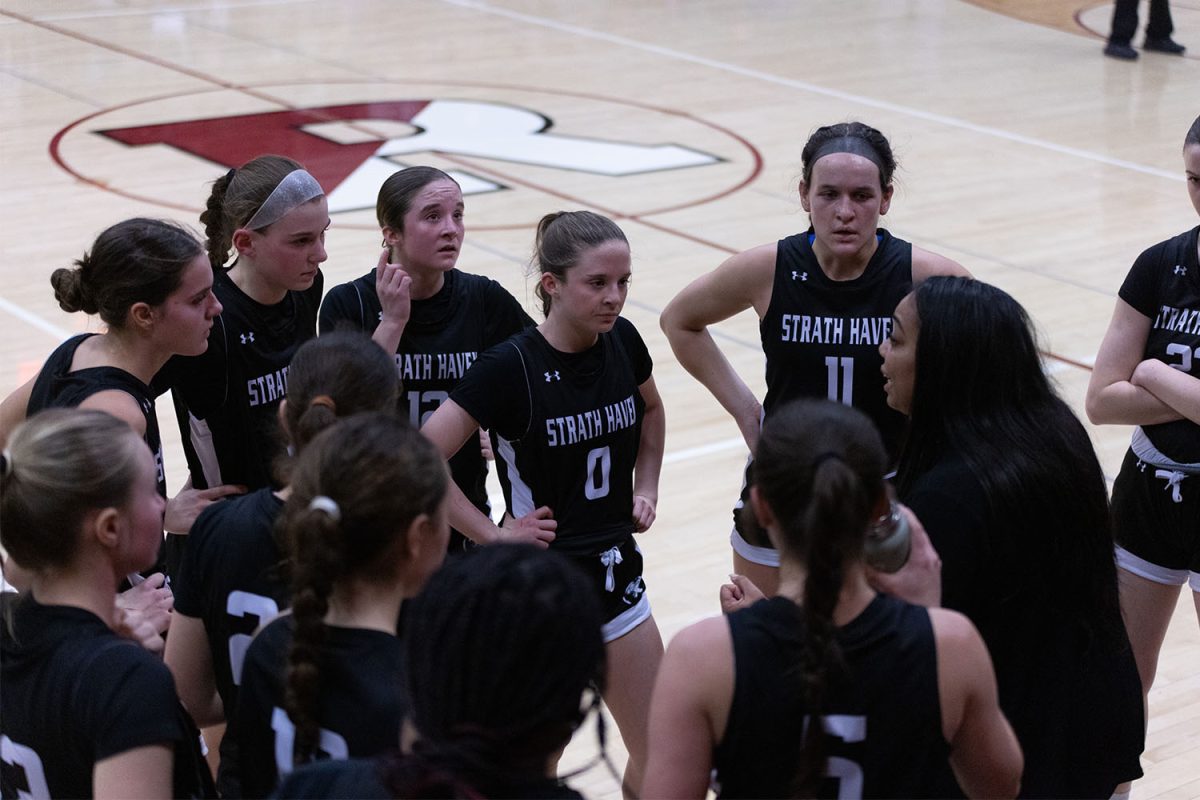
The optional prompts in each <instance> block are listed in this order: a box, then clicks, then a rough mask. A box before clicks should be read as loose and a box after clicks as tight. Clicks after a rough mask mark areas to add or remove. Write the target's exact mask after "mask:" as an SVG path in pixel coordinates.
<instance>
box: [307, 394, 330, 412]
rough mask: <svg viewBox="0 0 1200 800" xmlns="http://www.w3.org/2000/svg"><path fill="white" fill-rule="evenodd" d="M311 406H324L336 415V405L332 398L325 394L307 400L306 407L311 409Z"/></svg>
mask: <svg viewBox="0 0 1200 800" xmlns="http://www.w3.org/2000/svg"><path fill="white" fill-rule="evenodd" d="M313 406H325V407H326V408H328V409H329V410H330V411H332V412H333V413H334V414H336V413H337V404H336V403H334V402H333V398H332V397H330V396H329V395H327V394H319V395H317V396H316V397H314V398H313V399H312V400H309V401H308V407H309V408H312V407H313Z"/></svg>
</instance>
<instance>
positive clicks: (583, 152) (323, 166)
mask: <svg viewBox="0 0 1200 800" xmlns="http://www.w3.org/2000/svg"><path fill="white" fill-rule="evenodd" d="M381 122H383V123H396V122H400V123H406V124H407V125H409V126H411V127H412V129H413V130H412V131H411V132H406V135H402V136H398V137H391V136H388V135H387V133H386V132H385V131H381V130H380V127H381V126H380V125H379V123H381ZM552 128H553V122H552V121H551V120H550V119H548V118H547V117H545V116H543V115H542V114H539V113H537V112H535V111H531V110H529V109H525V108H518V107H516V106H511V105H503V104H499V103H490V102H479V101H469V100H402V101H394V102H383V103H351V104H347V105H334V106H321V107H317V108H303V109H295V110H289V111H275V112H268V113H264V114H245V115H241V116H227V117H210V118H208V119H197V120H190V121H187V122H173V123H167V124H163V125H139V126H135V127H128V128H113V129H109V130H101V131H97V133H100V134H101V135H103V136H107V137H109V138H111V139H114V140H115V141H118V142H121V143H122V144H125V145H129V146H139V145H151V144H166V145H170V146H171V147H175V148H178V149H179V150H183V151H185V152H188V153H191V154H192V155H195V156H199V157H201V158H205V159H207V160H209V161H212V162H215V163H217V164H221V165H222V166H227V167H232V166H236V165H238V164H242V163H244V162H246V161H248V160H249V159H251V158H253V157H254V156H256V155H258V154H260V153H265V152H272V153H286V154H288V155H289V156H291V157H293V158H295V159H296V160H298V161H300V162H302V163H303V164H305V165H306V166H307V168H308V170H309V171H310V172H311V173H312V174H313V176H314V177H315V178H316V179H317V180H318V181H320V183H321V185H322V186H324V187H325V188H326V190H327V191H328V192H329V210H330V211H331V212H338V211H352V210H356V209H361V208H373V207H374V205H375V196H376V194H377V192H378V191H379V185H380V184H381V183H383V180H384V179H385V178H387V176H388V175H390V174H392V172H394V171H395V170H396V169H397V161H398V160H402V159H403V157H405V156H411V155H415V154H418V153H422V152H426V153H428V152H438V153H445V154H451V155H462V156H474V157H478V158H488V159H496V160H501V161H511V162H517V163H521V164H528V165H532V166H538V167H551V168H555V169H564V170H574V171H578V172H590V173H596V174H601V175H609V176H614V177H617V176H623V175H634V174H640V173H645V172H657V171H661V170H668V169H678V168H680V167H698V166H704V165H707V164H714V163H717V162H719V161H720V160H721V159H719V158H717V157H716V156H713V155H710V154H708V153H703V152H700V151H699V150H694V149H692V148H689V147H683V146H680V145H674V144H661V145H639V144H629V143H624V142H615V141H607V140H604V139H600V138H580V137H574V136H570V137H568V136H558V135H556V134H555V133H553V131H552ZM347 139H351V141H347ZM455 177H456V178H458V179H459V181H460V183H462V185H463V190H464V192H465V193H467V194H477V193H480V192H488V191H495V190H496V189H499V188H502V187H501V185H500V184H498V183H496V182H494V181H490V180H488V179H486V178H482V177H479V176H476V175H472V174H470V173H467V172H462V173H459V174H458V175H456V176H455Z"/></svg>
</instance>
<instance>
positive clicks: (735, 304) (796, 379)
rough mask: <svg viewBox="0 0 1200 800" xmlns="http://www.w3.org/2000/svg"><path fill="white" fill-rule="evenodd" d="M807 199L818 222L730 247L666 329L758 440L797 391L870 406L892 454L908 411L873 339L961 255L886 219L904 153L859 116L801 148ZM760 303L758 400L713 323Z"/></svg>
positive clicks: (743, 547)
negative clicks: (762, 390)
mask: <svg viewBox="0 0 1200 800" xmlns="http://www.w3.org/2000/svg"><path fill="white" fill-rule="evenodd" d="M802 158H803V162H804V171H803V177H802V178H801V180H800V186H799V191H800V204H801V205H802V206H803V208H804V210H805V211H807V212H808V215H809V221H810V227H809V229H808V230H807V231H806V232H804V233H801V234H797V235H795V236H789V237H787V238H785V239H781V240H780V241H779V242H777V243H772V244H766V245H762V246H760V247H755V248H753V249H751V250H747V251H745V252H743V253H739V254H738V255H735V256H733V257H732V258H730V259H729V260H727V261H726V262H725V263H724V264H722V265H721V266H720V267H718V268H717V269H716V270H714V271H713V272H711V273H709V274H707V275H704V276H702V277H700V278H698V279H697V280H696V281H694V282H692V283H691V284H690V285H689V286H688V287H686V288H685V289H684V290H683V291H682V292H680V293H679V294H678V295H677V296H676V297H675V299H674V300H672V301H671V302H670V303H669V304H668V305H667V307H666V309H665V310H664V311H663V314H662V320H661V323H662V329H663V331H664V332H665V333H666V335H667V339H668V340H669V341H670V342H671V348H672V350H674V351H675V355H676V357H677V358H678V359H679V363H680V364H682V365H683V366H684V368H685V369H687V371H688V372H690V373H691V374H692V375H693V376H695V378H696V379H697V380H699V381H700V382H701V383H702V384H704V386H705V387H706V388H707V389H708V390H709V391H710V392H712V394H713V396H714V397H716V399H717V400H718V402H720V403H721V405H722V407H724V408H725V410H726V411H728V412H729V414H730V415H731V416H732V417H733V419H734V421H735V422H736V423H737V425H738V429H739V430H740V431H741V433H742V436H743V438H745V440H746V444H747V445H748V446H749V447H750V450H751V451H752V452H753V450H754V442H755V440H756V439H757V438H758V428H759V425H760V423H761V422H762V418H763V417H764V416H765V417H770V416H771V414H772V412H773V411H774V409H775V408H776V407H778V406H780V405H782V404H783V403H786V402H787V401H789V400H793V399H796V398H798V397H828V398H830V399H832V400H838V401H840V402H842V403H845V404H847V405H852V406H854V407H855V408H859V409H861V410H863V411H864V412H866V414H867V416H869V417H870V418H871V420H872V421H873V422H874V423H875V424H876V426H878V428H879V429H880V432H881V433H882V434H883V439H884V445H885V446H886V447H887V450H888V453H889V454H890V455H891V457H892V458H893V459H894V458H895V456H896V453H897V451H898V448H899V440H900V434H901V431H902V429H903V424H904V422H903V418H902V417H901V415H899V414H897V413H896V412H894V411H892V410H891V409H889V408H888V407H887V405H886V403H885V402H884V397H883V383H882V379H881V378H880V376H879V363H880V358H879V353H878V352H877V348H878V347H879V344H880V343H881V342H882V341H883V339H884V338H885V337H886V336H887V333H888V328H889V326H890V324H891V316H892V310H893V309H894V308H895V307H896V303H898V302H899V301H900V298H901V297H903V296H904V295H905V294H906V293H907V292H908V290H909V289H910V288H911V287H912V285H913V283H919V282H920V281H922V280H924V279H925V278H927V277H928V276H930V275H942V274H950V275H954V274H966V271H965V270H964V269H963V268H962V267H961V266H960V265H958V264H957V263H955V262H953V261H951V260H949V259H947V258H944V257H942V256H939V255H936V254H934V253H930V252H928V251H926V250H922V249H921V248H919V247H915V246H913V245H911V244H909V243H908V242H905V241H902V240H900V239H897V238H895V237H893V236H892V235H891V234H890V233H888V231H887V230H885V229H882V228H879V227H878V226H879V218H880V217H881V216H883V215H884V214H886V213H887V211H888V208H889V207H890V205H891V201H892V191H893V185H892V174H893V172H894V171H895V168H896V161H895V158H894V157H893V155H892V149H891V146H890V144H889V143H888V140H887V139H886V138H885V137H884V136H883V134H881V133H880V132H879V131H877V130H875V129H874V128H871V127H868V126H866V125H863V124H862V123H859V122H850V123H841V124H838V125H829V126H825V127H823V128H818V129H817V130H816V132H815V133H813V134H812V136H810V137H809V139H808V142H807V144H805V145H804V150H803V153H802ZM748 308H753V309H754V311H755V313H756V314H757V315H758V318H759V331H760V333H761V336H762V344H763V352H764V353H765V354H766V357H767V367H766V379H767V395H766V397H765V398H764V399H763V400H762V402H761V403H760V402H759V399H758V398H757V397H755V396H754V393H753V392H751V391H750V388H749V387H748V386H747V385H746V383H745V382H744V381H743V380H742V378H741V377H740V376H739V375H738V374H737V373H736V372H734V370H733V367H732V366H731V365H730V363H729V361H728V360H727V359H726V358H725V356H724V355H722V353H721V351H720V349H719V348H718V347H717V345H716V342H715V341H713V338H712V336H711V334H710V333H709V332H708V326H709V325H713V324H715V323H717V322H720V321H721V320H724V319H727V318H729V317H731V316H733V315H735V314H738V313H740V312H742V311H745V310H746V309H748ZM744 502H745V489H744V488H743V496H742V499H741V500H739V501H738V503H737V507H736V508H735V512H734V523H735V527H734V531H733V533H732V535H731V542H732V544H733V549H734V555H733V561H734V571H735V572H737V573H740V574H743V575H746V576H747V577H749V578H750V579H751V580H753V582H754V583H755V584H757V585H758V586H759V587H760V588H762V589H763V591H765V592H766V593H767V594H768V595H770V594H771V593H772V591H773V589H774V586H775V584H776V582H777V580H778V570H777V569H776V567H777V566H778V564H779V560H778V554H777V553H776V552H775V551H774V549H773V548H772V546H771V543H770V541H768V540H767V539H766V538H765V536H764V534H763V531H762V529H761V528H759V527H758V526H757V525H754V524H752V522H749V521H748V520H747V518H745V516H744V515H741V514H739V513H738V510H740V509H741V508H742V507H743V505H744Z"/></svg>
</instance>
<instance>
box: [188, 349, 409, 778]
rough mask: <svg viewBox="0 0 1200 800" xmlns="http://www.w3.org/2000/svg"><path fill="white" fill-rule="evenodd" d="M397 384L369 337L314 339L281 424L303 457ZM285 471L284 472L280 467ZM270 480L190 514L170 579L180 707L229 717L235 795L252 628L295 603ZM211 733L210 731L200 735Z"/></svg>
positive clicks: (387, 398)
mask: <svg viewBox="0 0 1200 800" xmlns="http://www.w3.org/2000/svg"><path fill="white" fill-rule="evenodd" d="M398 392H399V381H398V380H397V379H396V370H395V367H394V365H393V362H392V359H391V358H390V357H389V356H388V354H386V353H384V352H383V350H381V349H380V348H379V347H377V346H375V344H374V343H373V342H371V340H370V339H368V338H367V336H366V334H362V333H355V332H352V331H346V332H338V333H332V334H329V335H326V336H321V337H319V338H317V339H310V340H308V341H307V342H305V343H304V344H302V345H301V346H300V349H298V350H297V351H296V356H295V358H293V359H292V363H291V366H290V368H289V370H288V396H287V399H286V400H284V401H283V403H282V404H281V405H280V407H279V414H280V421H281V425H282V428H283V430H284V432H285V434H286V435H287V438H288V442H289V444H290V445H291V449H292V450H293V451H294V452H295V456H296V457H299V456H300V455H301V454H303V452H304V450H305V449H306V448H307V446H308V443H309V442H310V441H312V439H313V438H314V437H315V436H316V435H317V434H318V433H320V432H321V431H323V430H325V429H326V428H328V427H329V426H331V425H333V424H334V423H336V422H337V420H338V419H340V418H342V417H346V416H350V415H352V414H357V413H361V412H363V411H389V410H394V409H395V408H396V397H397V394H398ZM284 466H285V469H284V470H283V472H285V473H286V471H287V470H286V466H287V465H284ZM280 479H281V480H282V481H283V482H284V483H285V486H284V488H282V489H279V490H275V489H271V488H269V487H265V488H262V489H258V490H256V491H253V492H251V493H249V494H247V495H245V496H244V497H238V498H234V499H232V500H230V501H228V502H225V503H217V504H214V505H213V506H212V507H211V508H208V509H205V511H204V512H203V513H202V514H201V515H200V516H199V517H198V518H197V519H196V524H195V525H194V526H193V527H192V531H191V533H190V534H188V538H187V544H186V547H185V550H184V553H183V560H182V562H181V563H180V565H179V572H178V574H177V575H176V577H175V581H174V590H175V614H174V616H173V619H172V623H171V636H170V638H169V640H168V642H167V652H166V657H165V659H166V663H167V666H168V667H170V668H171V672H172V674H173V675H174V676H175V685H176V687H178V689H179V696H180V698H181V699H182V700H183V704H184V706H185V707H186V708H187V710H188V711H189V712H190V713H191V715H192V718H193V719H194V720H196V722H197V724H199V725H201V726H211V725H218V724H220V723H222V722H225V723H227V725H226V729H225V734H224V736H222V737H221V744H220V751H221V761H220V768H219V770H218V772H217V787H218V788H219V789H220V791H221V794H222V795H223V796H225V797H237V796H240V795H241V790H240V788H239V787H238V785H237V780H238V770H237V725H236V722H235V720H234V719H233V717H234V714H235V713H236V711H237V693H238V687H239V685H240V684H241V672H242V662H243V659H244V658H245V655H246V648H247V647H248V646H249V644H250V639H251V637H252V636H253V635H254V632H255V631H256V630H257V629H258V628H259V627H261V626H262V625H265V624H266V623H267V622H269V621H270V620H271V619H274V618H275V617H276V616H278V614H279V613H280V612H281V611H282V610H285V609H287V608H288V607H289V606H290V605H291V597H292V592H291V586H290V585H289V583H288V579H287V570H286V567H285V563H284V562H285V557H284V553H283V552H282V551H281V549H280V547H279V543H278V542H277V541H276V534H275V524H276V519H277V518H278V517H279V515H280V513H281V512H282V510H283V503H284V500H286V499H287V495H288V492H289V491H290V490H289V489H288V487H287V486H286V483H287V479H286V476H285V475H280ZM207 735H208V733H207V732H206V736H207Z"/></svg>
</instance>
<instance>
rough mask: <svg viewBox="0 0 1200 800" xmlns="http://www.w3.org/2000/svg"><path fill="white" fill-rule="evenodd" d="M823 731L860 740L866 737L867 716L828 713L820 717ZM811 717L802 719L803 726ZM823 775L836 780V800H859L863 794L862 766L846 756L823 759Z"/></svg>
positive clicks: (840, 737)
mask: <svg viewBox="0 0 1200 800" xmlns="http://www.w3.org/2000/svg"><path fill="white" fill-rule="evenodd" d="M820 719H821V726H822V727H824V728H825V733H827V734H829V735H830V736H833V737H836V738H838V739H841V740H842V741H843V742H846V743H851V742H861V741H863V740H864V739H866V738H867V718H866V717H862V716H854V715H850V714H830V715H829V716H827V717H821V718H820ZM811 721H812V717H807V718H805V720H804V723H805V727H807V726H808V723H809V722H811ZM825 777H827V778H835V779H837V782H838V793H837V796H838V800H860V798H861V797H862V795H863V771H862V767H861V766H860V765H859V764H857V763H855V762H854V761H851V760H850V759H848V758H842V757H840V756H830V757H829V758H828V759H826V761H825Z"/></svg>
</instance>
